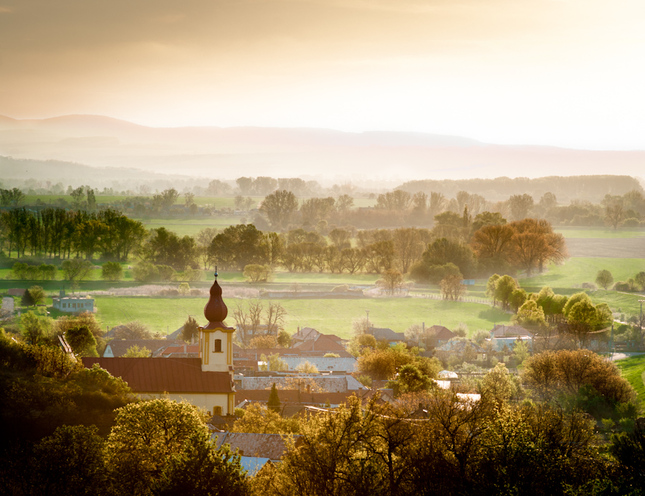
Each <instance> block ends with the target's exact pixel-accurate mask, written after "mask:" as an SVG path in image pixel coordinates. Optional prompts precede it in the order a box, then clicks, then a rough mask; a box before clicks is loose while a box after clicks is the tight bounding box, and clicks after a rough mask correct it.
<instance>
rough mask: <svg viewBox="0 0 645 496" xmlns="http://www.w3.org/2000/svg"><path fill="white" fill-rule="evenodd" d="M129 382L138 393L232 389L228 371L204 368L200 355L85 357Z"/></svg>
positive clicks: (84, 363)
mask: <svg viewBox="0 0 645 496" xmlns="http://www.w3.org/2000/svg"><path fill="white" fill-rule="evenodd" d="M95 363H98V364H99V366H100V367H101V368H103V369H105V370H107V371H108V372H109V373H110V374H112V375H113V376H114V377H120V378H121V379H123V380H124V381H125V382H127V383H128V385H129V386H130V388H131V389H132V390H133V391H134V392H135V393H164V392H165V393H232V392H234V389H233V383H232V381H231V376H230V374H229V373H228V372H202V368H201V363H202V362H201V359H199V358H93V357H85V358H83V365H85V367H88V368H90V367H92V365H94V364H95Z"/></svg>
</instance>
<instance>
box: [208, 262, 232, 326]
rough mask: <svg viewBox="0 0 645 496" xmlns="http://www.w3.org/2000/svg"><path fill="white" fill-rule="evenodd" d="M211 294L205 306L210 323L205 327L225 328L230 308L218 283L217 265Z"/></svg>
mask: <svg viewBox="0 0 645 496" xmlns="http://www.w3.org/2000/svg"><path fill="white" fill-rule="evenodd" d="M210 294H211V296H210V298H209V299H208V303H206V306H205V307H204V317H206V320H208V325H207V326H206V327H205V328H204V329H215V328H218V327H223V328H225V327H226V326H225V325H224V319H226V316H227V315H228V308H227V307H226V304H225V303H224V300H222V288H221V287H220V285H219V284H218V283H217V267H215V281H214V282H213V285H212V286H211V290H210Z"/></svg>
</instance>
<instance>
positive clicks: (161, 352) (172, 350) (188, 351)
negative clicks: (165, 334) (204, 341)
mask: <svg viewBox="0 0 645 496" xmlns="http://www.w3.org/2000/svg"><path fill="white" fill-rule="evenodd" d="M152 356H153V357H164V358H171V357H172V358H196V357H199V343H195V344H186V343H182V342H177V343H166V344H165V345H163V346H161V347H160V348H159V349H157V351H155V352H153V354H152Z"/></svg>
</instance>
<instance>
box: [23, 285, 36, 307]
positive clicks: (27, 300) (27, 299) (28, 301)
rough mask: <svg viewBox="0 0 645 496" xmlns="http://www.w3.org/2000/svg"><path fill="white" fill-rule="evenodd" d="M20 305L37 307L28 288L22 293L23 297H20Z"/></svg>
mask: <svg viewBox="0 0 645 496" xmlns="http://www.w3.org/2000/svg"><path fill="white" fill-rule="evenodd" d="M20 305H22V306H23V307H35V306H36V302H35V301H34V298H33V296H31V293H30V292H29V290H28V289H26V290H25V292H24V293H23V294H22V298H20Z"/></svg>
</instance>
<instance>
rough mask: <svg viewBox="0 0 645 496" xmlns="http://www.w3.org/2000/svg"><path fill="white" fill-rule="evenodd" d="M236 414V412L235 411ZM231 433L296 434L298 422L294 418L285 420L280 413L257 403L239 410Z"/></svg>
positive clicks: (298, 427) (298, 429) (298, 426)
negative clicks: (238, 416) (239, 414)
mask: <svg viewBox="0 0 645 496" xmlns="http://www.w3.org/2000/svg"><path fill="white" fill-rule="evenodd" d="M236 414H237V411H236ZM241 414H242V415H241V416H240V418H238V419H237V420H236V421H235V423H234V424H233V427H232V428H231V432H256V433H260V434H297V433H298V432H299V431H300V424H301V422H300V420H299V419H298V418H296V417H291V418H285V417H282V416H281V415H280V413H277V412H275V411H274V410H272V409H270V408H267V407H265V406H264V405H261V404H259V403H252V404H250V405H248V406H247V407H246V408H245V409H244V410H241Z"/></svg>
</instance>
